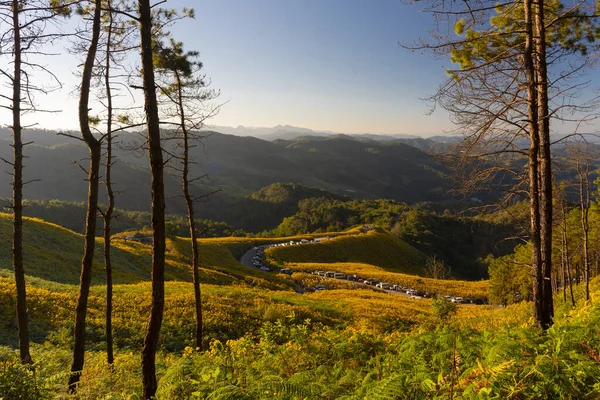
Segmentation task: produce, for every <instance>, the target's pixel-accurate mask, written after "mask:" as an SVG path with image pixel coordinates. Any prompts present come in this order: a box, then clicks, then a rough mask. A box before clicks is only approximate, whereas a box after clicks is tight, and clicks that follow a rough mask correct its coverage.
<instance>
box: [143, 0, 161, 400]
mask: <svg viewBox="0 0 600 400" xmlns="http://www.w3.org/2000/svg"><path fill="white" fill-rule="evenodd" d="M138 10H139V22H140V38H141V43H140V45H141V58H142V60H141V63H142V80H143V87H144V99H145V100H144V109H145V112H146V124H147V129H148V153H149V157H150V171H151V174H152V184H151V188H152V239H153V243H152V308H151V311H150V320H149V322H148V327H147V330H146V336H145V337H144V347H143V349H142V381H143V382H142V383H143V390H144V393H143V396H144V398H145V399H150V398H152V397H153V396H154V395H155V394H156V387H157V382H156V369H155V358H156V349H157V347H158V338H159V333H160V327H161V324H162V319H163V311H164V302H165V282H164V281H165V193H164V181H163V167H164V165H163V155H162V147H161V142H160V126H159V119H158V104H157V100H156V83H155V80H154V65H153V63H152V16H151V10H150V1H149V0H138Z"/></svg>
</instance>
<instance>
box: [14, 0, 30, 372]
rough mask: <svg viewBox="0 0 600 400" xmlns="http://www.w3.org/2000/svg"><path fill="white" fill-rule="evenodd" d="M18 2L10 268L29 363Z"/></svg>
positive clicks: (17, 6) (16, 10)
mask: <svg viewBox="0 0 600 400" xmlns="http://www.w3.org/2000/svg"><path fill="white" fill-rule="evenodd" d="M19 10H20V2H19V1H18V0H13V2H12V17H13V32H14V75H13V98H12V117H13V124H12V131H13V157H14V158H13V237H12V239H13V246H12V253H13V268H14V271H15V283H16V287H17V326H18V330H19V357H20V359H21V363H23V364H30V363H31V362H32V360H31V354H30V353H29V321H28V319H29V318H28V316H27V289H26V284H25V268H24V266H23V139H22V133H23V128H22V127H21V64H22V63H21V27H20V26H19V12H20V11H19Z"/></svg>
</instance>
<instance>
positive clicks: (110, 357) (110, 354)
mask: <svg viewBox="0 0 600 400" xmlns="http://www.w3.org/2000/svg"><path fill="white" fill-rule="evenodd" d="M107 6H108V8H109V9H111V8H112V6H111V0H108V1H107ZM107 12H108V27H107V30H106V65H105V75H104V85H105V88H106V111H107V114H108V115H107V119H106V166H105V177H104V180H105V185H106V197H107V199H108V206H107V208H106V211H105V212H104V267H105V270H106V361H107V362H108V365H111V366H112V365H113V363H114V360H115V357H114V349H113V347H114V345H113V333H112V308H113V304H112V303H113V299H112V298H113V279H112V261H111V254H110V240H111V238H110V233H111V226H110V223H111V219H112V215H113V210H114V208H115V194H114V192H113V190H112V180H111V172H112V171H111V169H112V118H113V105H112V92H111V87H110V68H111V65H110V55H111V50H112V49H111V46H112V43H111V40H112V25H113V15H112V12H111V11H107Z"/></svg>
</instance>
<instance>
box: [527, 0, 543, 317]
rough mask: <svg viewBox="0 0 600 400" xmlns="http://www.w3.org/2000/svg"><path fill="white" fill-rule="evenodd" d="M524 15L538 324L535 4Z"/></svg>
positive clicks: (534, 289)
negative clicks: (533, 11) (533, 18)
mask: <svg viewBox="0 0 600 400" xmlns="http://www.w3.org/2000/svg"><path fill="white" fill-rule="evenodd" d="M523 9H524V16H525V48H524V51H523V63H524V66H525V71H526V76H527V104H528V117H529V160H528V164H529V202H530V203H529V212H530V240H531V253H532V254H531V265H532V269H533V271H532V272H533V273H532V275H533V279H532V280H533V290H532V292H533V306H534V315H535V319H536V320H537V321H539V320H540V316H541V314H542V281H543V276H542V268H541V266H542V265H541V239H540V206H539V199H540V193H539V186H538V185H539V167H538V161H539V160H538V159H539V148H540V139H539V125H538V109H537V91H536V76H535V66H534V62H533V21H532V2H531V0H523Z"/></svg>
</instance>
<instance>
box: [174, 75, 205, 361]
mask: <svg viewBox="0 0 600 400" xmlns="http://www.w3.org/2000/svg"><path fill="white" fill-rule="evenodd" d="M175 79H176V82H177V108H179V118H180V122H179V123H180V125H181V132H182V134H183V160H182V161H183V169H182V175H181V178H182V179H181V180H182V185H183V197H184V198H185V204H186V206H187V212H188V225H189V228H190V238H191V241H192V273H193V281H194V301H195V310H196V347H197V348H198V349H200V350H202V297H201V291H200V276H199V274H198V264H199V262H200V260H199V258H200V255H199V253H198V238H197V236H196V220H195V218H194V200H193V198H192V195H191V194H190V181H189V166H190V145H189V134H188V130H187V127H186V121H185V109H184V107H183V93H182V82H181V77H180V76H179V73H178V72H177V71H175Z"/></svg>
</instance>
